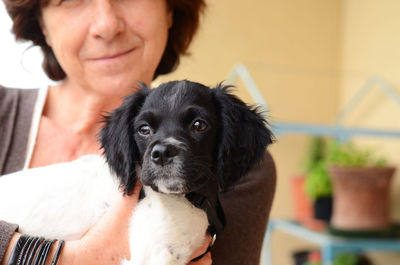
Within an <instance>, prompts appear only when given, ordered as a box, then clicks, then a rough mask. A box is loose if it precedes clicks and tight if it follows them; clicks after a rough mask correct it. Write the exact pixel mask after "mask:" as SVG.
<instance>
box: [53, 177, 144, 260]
mask: <svg viewBox="0 0 400 265" xmlns="http://www.w3.org/2000/svg"><path fill="white" fill-rule="evenodd" d="M141 188H142V185H141V184H140V183H136V185H135V188H134V190H133V191H132V194H131V195H129V196H122V195H121V197H120V198H119V199H118V200H117V201H116V202H115V203H114V205H113V206H111V207H110V209H109V211H107V213H106V214H105V215H104V216H103V217H101V219H100V220H99V221H98V222H97V223H96V225H95V226H93V227H92V228H91V229H90V230H89V231H88V232H87V233H86V234H85V235H84V236H83V237H82V239H80V240H76V241H71V242H67V243H66V244H65V246H64V249H63V251H62V255H61V257H60V260H59V262H58V265H72V264H73V265H81V264H96V265H115V264H119V262H120V261H121V260H123V259H130V250H129V239H128V235H129V224H130V220H131V216H132V212H133V210H134V208H135V207H136V205H137V202H138V200H139V193H140V190H141Z"/></svg>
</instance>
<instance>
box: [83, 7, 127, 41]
mask: <svg viewBox="0 0 400 265" xmlns="http://www.w3.org/2000/svg"><path fill="white" fill-rule="evenodd" d="M113 2H114V1H113V0H95V1H92V3H94V4H93V6H92V8H93V12H92V25H91V26H90V33H91V34H92V35H93V36H94V37H95V38H100V39H103V40H105V41H111V40H112V39H113V38H114V37H115V36H117V35H118V34H119V33H121V32H122V31H123V30H124V27H125V23H124V20H123V18H122V17H121V16H120V13H119V10H118V7H117V6H116V5H115V4H114V3H113Z"/></svg>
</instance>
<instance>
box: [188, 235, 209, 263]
mask: <svg viewBox="0 0 400 265" xmlns="http://www.w3.org/2000/svg"><path fill="white" fill-rule="evenodd" d="M211 241H212V238H211V235H210V234H208V233H207V235H206V237H205V238H204V240H203V244H202V245H201V246H200V247H199V248H197V249H196V250H195V251H194V252H193V254H192V255H191V256H190V259H189V260H192V259H194V258H197V257H199V256H201V255H203V254H204V253H205V252H206V251H207V249H208V247H209V246H210V244H211Z"/></svg>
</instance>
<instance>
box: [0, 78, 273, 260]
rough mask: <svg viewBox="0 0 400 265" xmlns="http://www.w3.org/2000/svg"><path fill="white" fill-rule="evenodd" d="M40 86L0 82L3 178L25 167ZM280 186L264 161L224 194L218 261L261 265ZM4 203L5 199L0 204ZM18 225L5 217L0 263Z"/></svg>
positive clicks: (214, 252) (1, 225)
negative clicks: (20, 86)
mask: <svg viewBox="0 0 400 265" xmlns="http://www.w3.org/2000/svg"><path fill="white" fill-rule="evenodd" d="M37 94H38V90H37V89H33V90H21V89H8V88H3V87H1V86H0V176H1V175H3V174H7V173H11V172H15V171H18V170H20V169H22V167H23V165H24V160H25V152H26V148H27V141H28V134H29V130H30V125H31V121H32V113H33V108H34V105H35V102H36V98H37ZM275 185H276V170H275V164H274V161H273V159H272V157H271V155H270V154H269V153H268V152H266V153H265V157H264V160H263V161H262V162H261V163H260V164H259V165H257V166H255V167H254V168H253V169H252V171H251V172H250V173H249V174H248V175H247V176H246V177H245V178H242V179H241V180H240V182H239V183H238V185H236V186H235V189H233V190H231V191H228V192H226V193H223V194H221V203H222V207H223V208H224V212H225V215H226V220H227V226H226V229H225V231H224V233H223V234H222V235H221V236H219V238H218V239H217V241H216V243H215V245H214V247H213V248H212V250H211V252H212V259H213V264H217V265H228V264H229V265H243V264H246V265H258V264H259V262H260V254H261V247H262V243H263V238H264V234H265V231H266V225H267V221H268V217H269V212H270V209H271V205H272V201H273V197H274V193H275ZM0 203H4V202H0ZM17 228H18V226H17V225H14V224H9V223H6V222H3V221H0V263H1V261H2V259H3V255H4V252H5V250H6V248H7V245H8V242H9V240H10V238H11V236H12V234H13V233H14V232H15V231H16V229H17Z"/></svg>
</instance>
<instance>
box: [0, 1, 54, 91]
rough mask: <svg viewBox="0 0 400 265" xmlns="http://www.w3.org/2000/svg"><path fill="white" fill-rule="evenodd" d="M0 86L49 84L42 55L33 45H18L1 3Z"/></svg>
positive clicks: (26, 86)
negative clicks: (43, 66) (43, 67)
mask: <svg viewBox="0 0 400 265" xmlns="http://www.w3.org/2000/svg"><path fill="white" fill-rule="evenodd" d="M0 36H1V37H0V85H2V86H7V87H20V88H35V87H39V86H42V85H45V84H48V83H49V80H48V79H47V77H46V75H45V74H44V72H43V70H42V66H41V64H42V54H41V52H40V49H38V48H37V47H35V48H30V49H28V48H29V46H30V45H31V43H16V41H15V39H14V35H13V34H12V33H11V19H10V17H9V16H8V14H7V11H6V10H5V7H4V3H3V1H0Z"/></svg>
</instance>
